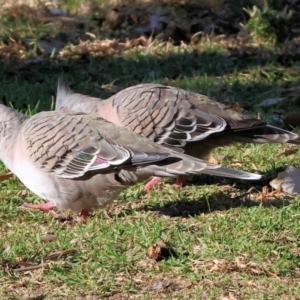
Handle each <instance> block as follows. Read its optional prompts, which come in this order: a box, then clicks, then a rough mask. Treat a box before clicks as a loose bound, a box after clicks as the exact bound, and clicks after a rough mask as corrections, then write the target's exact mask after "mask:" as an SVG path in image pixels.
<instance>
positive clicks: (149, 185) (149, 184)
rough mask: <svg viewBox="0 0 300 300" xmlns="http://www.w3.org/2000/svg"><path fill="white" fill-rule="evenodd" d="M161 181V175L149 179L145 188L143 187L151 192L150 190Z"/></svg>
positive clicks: (145, 190)
mask: <svg viewBox="0 0 300 300" xmlns="http://www.w3.org/2000/svg"><path fill="white" fill-rule="evenodd" d="M160 181H161V178H160V177H153V178H152V179H151V180H150V181H148V182H147V183H146V184H145V186H144V188H143V191H144V192H149V191H150V190H152V189H153V187H154V186H155V185H157V184H158V183H159V182H160Z"/></svg>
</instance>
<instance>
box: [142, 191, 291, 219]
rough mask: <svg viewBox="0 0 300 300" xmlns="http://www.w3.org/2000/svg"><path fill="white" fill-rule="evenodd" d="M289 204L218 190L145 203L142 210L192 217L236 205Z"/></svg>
mask: <svg viewBox="0 0 300 300" xmlns="http://www.w3.org/2000/svg"><path fill="white" fill-rule="evenodd" d="M289 204H290V201H289V200H287V199H282V198H275V199H270V200H265V201H261V202H259V201H254V200H251V199H250V196H249V194H246V193H245V194H242V195H240V196H237V197H234V198H230V197H228V196H227V195H225V194H224V193H222V192H220V193H217V194H214V195H212V196H211V197H209V199H207V198H206V197H200V198H198V199H196V200H190V199H187V198H182V199H179V200H175V201H170V202H168V203H166V204H164V205H163V206H161V205H159V204H157V205H154V206H149V205H146V206H145V207H144V210H146V211H155V212H158V213H159V214H161V215H165V216H169V217H185V218H189V217H194V216H198V215H201V214H207V213H212V212H215V211H227V210H230V209H232V208H238V207H249V208H250V207H255V206H263V207H270V206H271V207H276V208H278V209H279V208H281V207H283V206H287V205H289Z"/></svg>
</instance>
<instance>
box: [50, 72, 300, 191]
mask: <svg viewBox="0 0 300 300" xmlns="http://www.w3.org/2000/svg"><path fill="white" fill-rule="evenodd" d="M61 109H64V110H67V109H68V110H72V111H81V112H85V113H89V114H93V115H95V116H98V117H102V118H104V119H106V120H108V121H110V122H112V123H114V124H116V125H118V126H122V127H126V128H127V129H129V130H132V131H134V132H136V133H138V134H140V135H143V136H145V137H147V138H148V139H150V140H153V141H154V142H155V143H157V144H160V145H163V146H165V147H168V148H171V149H174V150H177V151H179V152H184V153H185V154H188V155H191V156H194V157H197V158H200V159H206V158H207V156H208V155H209V153H210V152H211V151H212V150H213V149H215V148H217V147H219V146H225V145H230V144H232V143H235V142H241V143H291V144H300V137H299V135H298V134H295V133H292V132H289V131H287V130H284V129H281V128H279V127H275V126H272V125H270V124H268V123H266V122H264V121H261V120H258V119H251V118H249V117H247V116H245V115H242V114H240V113H238V112H236V111H234V110H232V109H229V108H227V107H226V106H225V105H224V104H221V103H219V102H216V101H214V100H211V99H210V98H208V97H207V96H205V95H202V94H198V93H194V92H189V91H185V90H183V89H180V88H175V87H169V86H163V85H160V84H139V85H136V86H132V87H129V88H126V89H124V90H122V91H120V92H118V93H117V94H115V95H114V96H112V97H110V98H108V99H106V100H102V99H100V98H95V97H90V96H87V95H82V94H79V93H75V92H74V91H72V90H71V88H70V87H69V85H68V83H67V82H66V81H65V80H64V78H63V76H62V75H61V76H60V77H59V79H58V87H57V97H56V105H55V110H61ZM182 178H183V176H181V175H179V176H178V180H177V186H178V185H180V184H181V183H182ZM158 180H159V179H157V178H154V179H153V180H152V181H151V182H150V183H148V184H147V185H146V186H145V190H148V189H150V188H151V187H152V186H153V185H154V183H156V182H157V181H158Z"/></svg>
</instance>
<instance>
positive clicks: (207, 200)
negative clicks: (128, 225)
mask: <svg viewBox="0 0 300 300" xmlns="http://www.w3.org/2000/svg"><path fill="white" fill-rule="evenodd" d="M192 179H193V180H192V182H193V184H195V183H196V182H197V183H198V184H199V185H203V184H205V185H215V184H216V183H217V184H218V186H219V187H222V186H228V187H233V186H234V190H233V189H232V190H231V191H228V192H226V191H217V192H215V193H213V194H211V195H209V196H201V197H199V198H196V199H189V198H188V197H185V196H184V197H179V199H175V200H169V201H166V200H163V201H162V202H160V203H155V204H153V205H149V204H148V203H145V200H136V201H133V202H130V206H129V207H128V203H126V204H125V205H126V207H125V206H124V207H123V208H121V210H119V212H118V213H116V214H115V216H117V217H118V218H122V217H125V216H129V215H132V214H134V213H136V212H156V213H158V214H159V215H165V216H169V217H184V218H189V217H194V216H197V215H201V214H208V213H213V212H215V211H227V210H230V209H232V208H238V207H246V208H250V207H258V206H263V207H275V208H277V209H280V208H282V207H284V206H288V205H290V204H291V201H292V199H293V198H292V197H291V196H289V195H284V194H280V193H279V194H278V195H277V194H276V193H275V194H274V193H273V194H272V193H265V194H264V192H263V187H264V186H266V185H267V182H268V179H267V178H264V179H262V180H261V181H260V182H259V183H255V186H254V185H253V183H254V181H238V182H236V180H235V179H226V180H225V181H223V183H222V179H220V178H219V177H214V176H206V175H204V176H203V175H202V176H196V177H193V178H192ZM199 187H200V186H199ZM200 188H201V187H200ZM119 209H120V207H119Z"/></svg>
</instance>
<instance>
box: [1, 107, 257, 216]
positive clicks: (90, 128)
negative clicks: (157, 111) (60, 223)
mask: <svg viewBox="0 0 300 300" xmlns="http://www.w3.org/2000/svg"><path fill="white" fill-rule="evenodd" d="M0 119H1V122H0V159H1V160H2V161H3V162H4V164H5V165H6V166H7V167H8V168H9V169H10V170H11V171H12V172H13V173H14V174H15V175H16V176H17V177H18V178H19V179H20V180H21V181H22V182H23V184H24V185H25V186H26V187H27V188H29V189H30V190H31V191H32V192H33V193H35V194H36V195H38V196H39V197H41V198H43V199H44V200H47V201H49V203H46V204H43V205H37V206H36V207H34V205H30V204H27V205H25V206H27V207H32V208H38V209H41V210H50V211H53V209H54V207H57V208H59V209H61V210H67V209H71V210H74V211H78V212H81V215H82V216H83V218H86V216H87V213H88V212H89V211H91V210H94V209H97V208H100V207H104V206H105V205H106V204H108V203H109V202H111V201H112V200H113V199H115V198H116V196H117V195H118V194H119V193H120V192H121V191H123V190H124V189H126V188H127V187H128V186H131V185H134V184H136V183H138V182H141V181H144V180H147V179H149V178H150V177H151V176H159V177H170V176H176V175H184V174H199V173H205V174H212V175H218V176H225V177H226V176H227V177H233V178H242V179H259V178H260V177H261V176H260V175H258V174H252V173H247V172H243V171H239V170H234V169H229V168H225V167H221V166H218V165H214V164H211V163H208V162H205V161H203V160H199V159H197V158H193V157H190V156H188V155H185V154H181V153H178V152H176V151H174V150H172V149H168V148H165V147H163V146H161V145H158V144H155V143H154V142H151V141H149V140H148V139H146V138H144V137H142V136H140V135H138V134H136V133H134V132H132V131H129V130H127V129H126V128H122V127H118V126H116V125H114V124H113V123H110V122H108V121H105V120H103V119H101V118H98V117H95V116H92V115H87V114H85V113H80V112H79V113H75V112H63V111H58V112H57V111H52V112H41V113H38V114H36V115H34V116H33V117H31V118H28V117H26V116H24V115H23V114H20V113H18V112H17V111H16V110H14V109H12V108H9V107H6V106H4V105H1V104H0Z"/></svg>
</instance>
